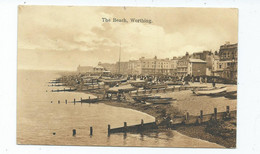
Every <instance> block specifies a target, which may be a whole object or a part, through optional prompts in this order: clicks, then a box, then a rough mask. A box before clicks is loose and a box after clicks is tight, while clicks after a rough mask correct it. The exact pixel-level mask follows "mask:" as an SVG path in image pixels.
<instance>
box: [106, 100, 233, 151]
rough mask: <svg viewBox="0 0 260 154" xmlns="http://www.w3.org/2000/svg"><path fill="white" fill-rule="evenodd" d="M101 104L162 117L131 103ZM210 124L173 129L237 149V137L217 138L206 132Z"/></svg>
mask: <svg viewBox="0 0 260 154" xmlns="http://www.w3.org/2000/svg"><path fill="white" fill-rule="evenodd" d="M101 103H104V104H106V105H111V106H115V107H123V108H128V109H133V110H137V111H140V112H143V113H146V114H149V115H151V116H153V117H155V118H160V116H161V114H160V113H157V112H155V111H153V109H149V108H147V109H146V108H144V107H140V106H134V105H130V104H131V103H128V102H115V101H111V102H109V101H108V102H104V101H102V102H101ZM231 120H233V121H235V120H236V119H231ZM221 122H223V121H219V122H217V124H213V126H211V127H214V128H215V127H216V126H215V125H218V124H220V123H221ZM225 123H228V124H230V121H225ZM210 124H212V122H207V123H203V124H201V125H195V124H190V125H179V126H175V127H174V128H172V130H176V131H177V132H179V133H181V134H183V135H186V136H189V137H192V138H197V139H201V140H205V141H208V142H212V143H216V144H219V145H221V146H224V147H225V148H236V136H235V135H234V136H232V135H230V133H228V132H226V133H227V134H229V135H228V136H229V137H224V136H217V135H219V134H215V135H214V133H213V132H209V131H207V130H206V129H208V127H209V125H210ZM217 130H218V131H223V130H224V131H225V128H222V127H220V128H217ZM158 131H160V129H158ZM214 131H216V130H214ZM233 131H235V134H236V129H235V130H233Z"/></svg>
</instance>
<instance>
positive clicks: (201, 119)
mask: <svg viewBox="0 0 260 154" xmlns="http://www.w3.org/2000/svg"><path fill="white" fill-rule="evenodd" d="M200 121H201V122H203V110H200Z"/></svg>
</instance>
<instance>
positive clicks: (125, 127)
mask: <svg viewBox="0 0 260 154" xmlns="http://www.w3.org/2000/svg"><path fill="white" fill-rule="evenodd" d="M126 131H127V122H124V132H125V133H126Z"/></svg>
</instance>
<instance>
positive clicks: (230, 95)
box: [225, 91, 237, 99]
mask: <svg viewBox="0 0 260 154" xmlns="http://www.w3.org/2000/svg"><path fill="white" fill-rule="evenodd" d="M225 97H226V98H229V99H237V91H230V92H227V93H226V94H225Z"/></svg>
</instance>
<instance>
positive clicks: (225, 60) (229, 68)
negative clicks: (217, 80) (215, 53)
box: [218, 42, 237, 81]
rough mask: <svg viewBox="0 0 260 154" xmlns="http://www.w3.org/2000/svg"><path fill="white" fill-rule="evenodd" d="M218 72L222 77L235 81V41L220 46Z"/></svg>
mask: <svg viewBox="0 0 260 154" xmlns="http://www.w3.org/2000/svg"><path fill="white" fill-rule="evenodd" d="M218 73H219V75H220V76H221V77H222V78H226V79H229V80H232V81H237V43H236V44H230V43H229V42H227V43H226V44H224V45H222V46H220V49H219V63H218Z"/></svg>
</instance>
